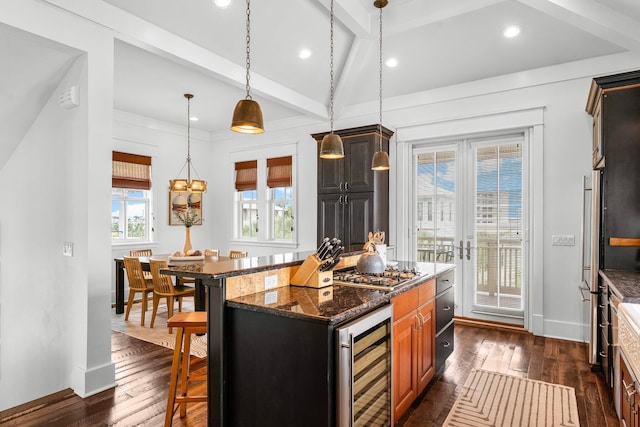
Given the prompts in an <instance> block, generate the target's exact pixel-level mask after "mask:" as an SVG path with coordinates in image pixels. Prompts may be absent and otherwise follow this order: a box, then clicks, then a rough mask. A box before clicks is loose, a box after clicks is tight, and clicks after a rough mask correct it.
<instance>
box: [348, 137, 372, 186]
mask: <svg viewBox="0 0 640 427" xmlns="http://www.w3.org/2000/svg"><path fill="white" fill-rule="evenodd" d="M376 141H377V138H372V137H371V136H370V135H366V136H358V137H354V138H349V143H348V151H349V153H348V155H345V159H346V162H345V178H346V180H345V186H346V190H347V191H349V192H351V193H353V192H362V191H373V190H374V174H375V173H376V172H374V171H372V170H371V160H372V159H373V153H375V152H376V147H377V143H376Z"/></svg>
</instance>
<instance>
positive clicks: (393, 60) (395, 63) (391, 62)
mask: <svg viewBox="0 0 640 427" xmlns="http://www.w3.org/2000/svg"><path fill="white" fill-rule="evenodd" d="M385 64H386V65H387V67H390V68H393V67H397V66H398V60H397V59H396V58H389V59H387V60H386V61H385Z"/></svg>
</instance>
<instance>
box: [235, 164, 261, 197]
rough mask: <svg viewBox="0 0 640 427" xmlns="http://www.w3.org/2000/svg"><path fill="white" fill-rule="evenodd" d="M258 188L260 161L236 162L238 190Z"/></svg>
mask: <svg viewBox="0 0 640 427" xmlns="http://www.w3.org/2000/svg"><path fill="white" fill-rule="evenodd" d="M257 189H258V161H257V160H249V161H246V162H236V191H248V190H257Z"/></svg>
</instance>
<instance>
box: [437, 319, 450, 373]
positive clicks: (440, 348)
mask: <svg viewBox="0 0 640 427" xmlns="http://www.w3.org/2000/svg"><path fill="white" fill-rule="evenodd" d="M454 325H455V324H454V323H451V324H450V325H449V326H447V328H446V329H445V330H443V331H442V332H440V334H438V336H436V372H439V371H440V369H441V368H442V367H443V366H444V362H445V361H446V360H447V357H449V355H450V354H451V353H452V352H453V345H454V342H453V329H454Z"/></svg>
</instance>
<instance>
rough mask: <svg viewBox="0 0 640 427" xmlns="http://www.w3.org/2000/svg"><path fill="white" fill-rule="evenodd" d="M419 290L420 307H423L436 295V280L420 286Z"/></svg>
mask: <svg viewBox="0 0 640 427" xmlns="http://www.w3.org/2000/svg"><path fill="white" fill-rule="evenodd" d="M418 290H419V295H418V305H422V304H424V303H425V302H427V301H429V300H430V299H432V298H433V297H434V296H435V295H436V281H435V279H431V280H429V281H427V282H425V283H423V284H422V285H420V286H418Z"/></svg>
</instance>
